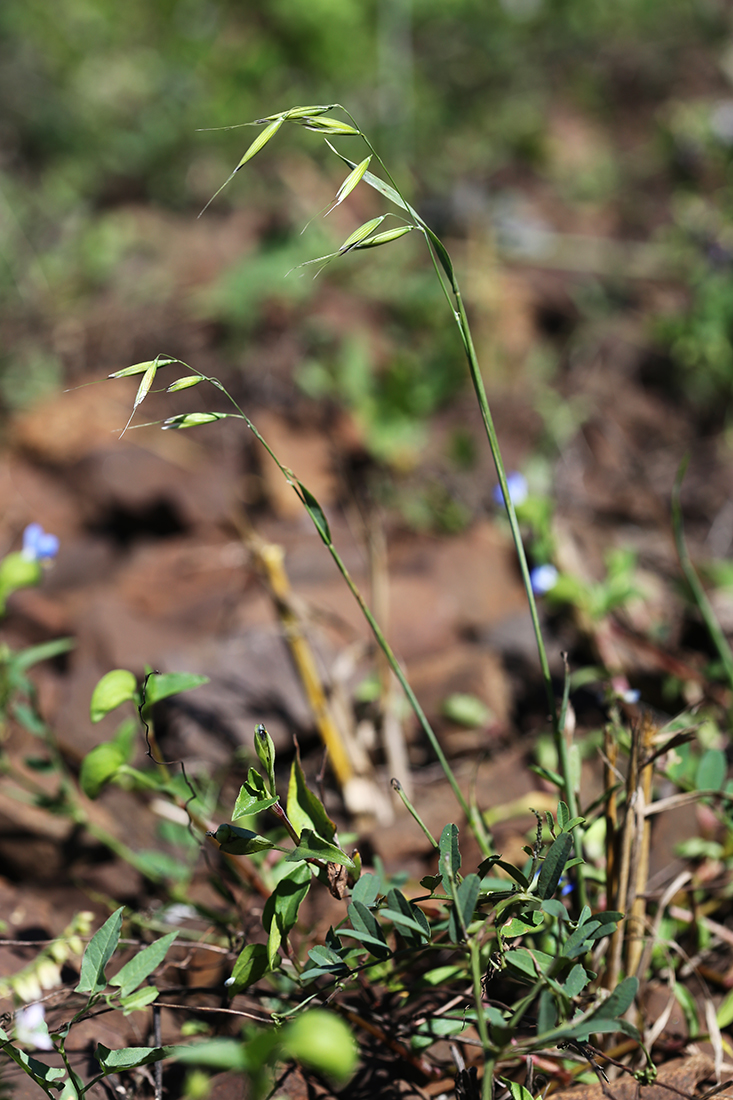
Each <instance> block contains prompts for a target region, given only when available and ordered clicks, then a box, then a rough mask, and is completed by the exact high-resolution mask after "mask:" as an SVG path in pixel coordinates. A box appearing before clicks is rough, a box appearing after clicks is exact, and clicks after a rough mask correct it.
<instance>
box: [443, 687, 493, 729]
mask: <svg viewBox="0 0 733 1100" xmlns="http://www.w3.org/2000/svg"><path fill="white" fill-rule="evenodd" d="M440 709H441V713H442V714H443V715H444V717H446V718H448V719H449V721H451V722H457V723H458V724H459V725H460V726H466V727H467V728H468V729H477V728H478V727H480V726H485V725H486V724H487V723H488V721H489V718H490V717H491V711H490V710H489V708H488V707H487V706H486V703H484V702H483V700H481V699H479V698H478V696H476V695H468V694H467V693H466V692H460V691H458V692H454V694H453V695H449V696H448V697H447V699H444V700H443V702H442V704H441V708H440Z"/></svg>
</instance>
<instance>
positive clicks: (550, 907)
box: [542, 898, 569, 920]
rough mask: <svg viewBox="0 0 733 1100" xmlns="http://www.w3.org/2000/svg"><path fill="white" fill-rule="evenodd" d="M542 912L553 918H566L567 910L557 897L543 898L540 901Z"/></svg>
mask: <svg viewBox="0 0 733 1100" xmlns="http://www.w3.org/2000/svg"><path fill="white" fill-rule="evenodd" d="M542 912H543V913H547V914H549V916H551V917H554V918H555V920H567V919H568V915H569V914H568V911H567V909H566V908H565V906H564V905H563V903H562V902H561V901H560V900H559V899H558V898H545V900H544V901H543V902H542Z"/></svg>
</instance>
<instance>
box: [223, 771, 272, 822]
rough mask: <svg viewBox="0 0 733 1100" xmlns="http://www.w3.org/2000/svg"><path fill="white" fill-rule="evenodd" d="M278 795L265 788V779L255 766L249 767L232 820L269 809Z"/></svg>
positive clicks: (235, 804)
mask: <svg viewBox="0 0 733 1100" xmlns="http://www.w3.org/2000/svg"><path fill="white" fill-rule="evenodd" d="M277 800H278V798H277V795H276V794H274V795H268V793H267V791H266V790H265V781H264V779H263V778H262V776H261V775H260V773H259V772H257V771H255V769H254V768H250V769H249V774H248V776H247V779H246V780H245V782H244V783H243V784H242V786H241V787H240V788H239V794H238V795H237V801H236V802H235V803H234V809H233V810H232V821H236V820H237V819H238V818H240V817H252V815H253V814H259V813H262V811H263V810H269V808H270V806H274V805H275V803H276V802H277Z"/></svg>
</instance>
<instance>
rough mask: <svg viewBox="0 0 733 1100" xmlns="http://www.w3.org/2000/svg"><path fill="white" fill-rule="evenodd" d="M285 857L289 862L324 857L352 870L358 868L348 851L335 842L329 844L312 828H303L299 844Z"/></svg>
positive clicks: (323, 858) (330, 861) (329, 861)
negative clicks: (337, 845) (338, 846)
mask: <svg viewBox="0 0 733 1100" xmlns="http://www.w3.org/2000/svg"><path fill="white" fill-rule="evenodd" d="M288 816H290V815H289V814H288ZM285 859H286V861H287V862H288V863H294V862H295V861H296V860H303V859H322V860H325V861H326V862H327V863H338V864H340V865H341V866H342V867H348V869H349V870H350V871H355V870H356V867H355V865H354V861H353V859H351V857H350V856H347V854H346V852H344V851H342V850H341V848H337V847H336V845H335V844H329V842H328V841H327V840H324V839H323V837H322V836H318V834H317V833H314V832H313V830H312V829H303V832H302V833H301V834H300V842H299V844H298V846H297V847H296V848H293V850H292V851H291V852H288V854H287V855H286V856H285Z"/></svg>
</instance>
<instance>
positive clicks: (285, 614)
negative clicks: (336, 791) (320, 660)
mask: <svg viewBox="0 0 733 1100" xmlns="http://www.w3.org/2000/svg"><path fill="white" fill-rule="evenodd" d="M238 527H239V530H240V534H241V537H242V540H243V541H244V543H245V545H246V546H247V548H248V549H249V550H250V552H251V553H252V555H253V557H254V560H255V562H256V563H257V566H258V568H259V570H260V572H261V573H262V575H263V577H264V578H265V582H266V584H267V588H268V590H269V592H270V595H271V596H272V599H273V602H274V605H275V608H276V610H277V615H278V618H279V620H280V624H281V626H282V628H283V632H284V635H285V639H286V641H287V643H288V646H289V648H290V653H291V656H292V658H293V663H294V665H295V668H296V671H297V673H298V676H299V677H300V681H301V683H302V685H303V690H304V691H305V694H306V698H307V699H308V703H309V705H310V708H311V711H312V713H313V718H314V720H315V723H316V726H317V728H318V732H319V734H320V737H321V740H322V742H323V744H324V746H325V748H326V750H327V751H328V757H329V760H330V763H331V766H332V768H333V771H334V774H335V776H336V780H337V782H338V784H339V786H340V787H341V790H342V792H343V796H344V801H345V802H346V805H347V807H348V809H349V810H350V811H351V812H352V813H365V812H374V811H375V810H377V809H378V808H379V806H380V805H381V803H383V802H384V798H383V797H382V795H381V793H380V791H379V790H378V788H377V786H376V783H375V781H374V778H373V776H372V774H371V767H370V764H369V760H368V758H367V757H366V756H365V754H364V753H362V752H360V751H359V749H358V746H357V745H356V744H355V743H353V742H352V741H351V739H350V738H349V737H348V734H347V731H345V730H343V729H340V728H339V726H338V724H337V723H336V721H335V719H334V716H333V714H332V713H331V707H330V705H329V700H328V696H327V694H326V690H325V688H324V686H323V681H322V679H321V676H320V674H319V672H318V665H317V662H316V658H315V654H314V653H313V648H312V646H311V644H310V642H309V640H308V637H307V635H306V632H305V630H304V627H303V622H302V618H301V616H300V615H299V614H298V612H297V611H296V609H295V606H294V599H293V592H292V589H291V587H290V581H289V578H288V575H287V572H286V569H285V562H284V553H283V549H282V547H280V546H277V545H275V544H274V543H268V542H265V540H264V539H262V538H260V536H259V535H258V534H257V533H256V532H255V531H254V530H253V529H252V528H251V527H249V525H248V524H246V523H245V522H244V521H243V520H241V519H240V520H239V522H238Z"/></svg>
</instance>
